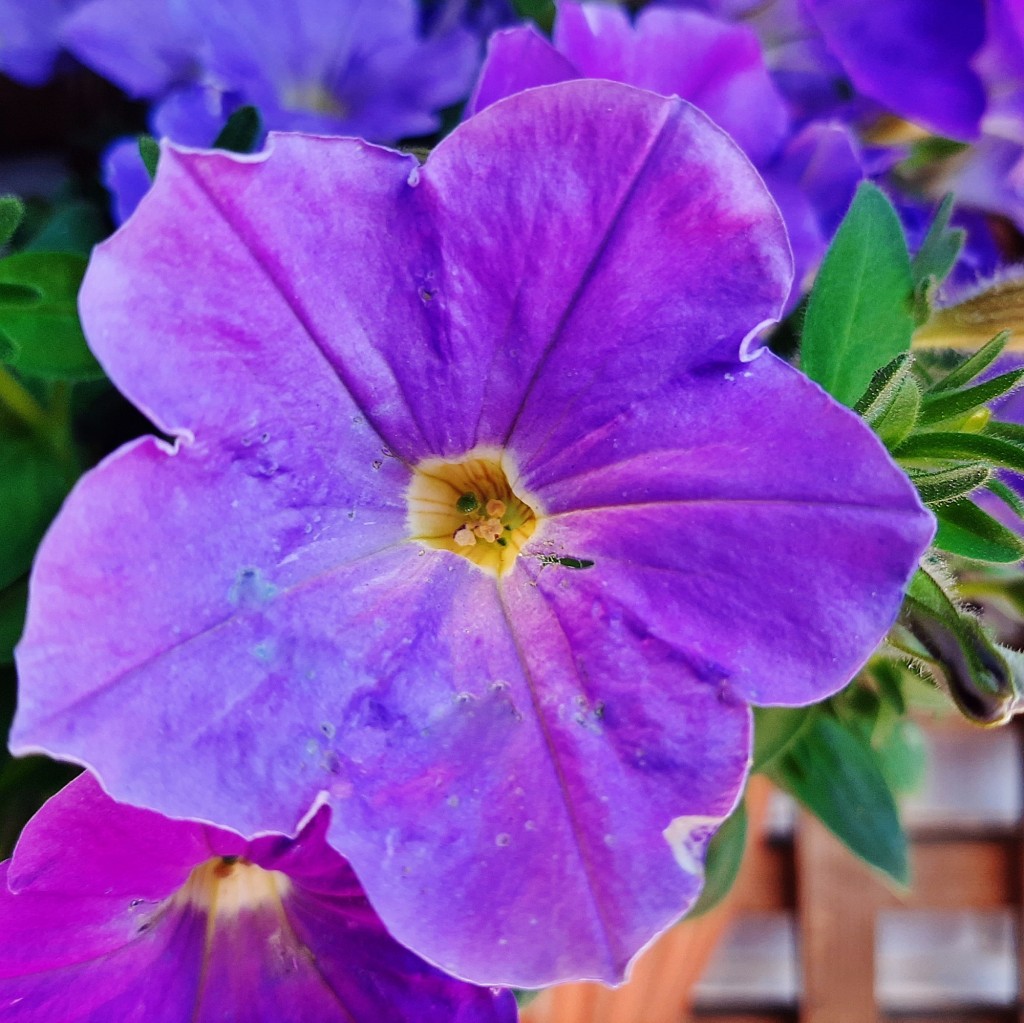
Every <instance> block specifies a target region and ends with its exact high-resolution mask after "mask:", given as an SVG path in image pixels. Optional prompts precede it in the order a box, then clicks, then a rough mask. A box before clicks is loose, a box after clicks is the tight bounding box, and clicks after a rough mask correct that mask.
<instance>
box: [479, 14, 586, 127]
mask: <svg viewBox="0 0 1024 1023" xmlns="http://www.w3.org/2000/svg"><path fill="white" fill-rule="evenodd" d="M579 77H580V76H579V73H578V72H577V71H576V69H575V68H574V67H573V65H572V64H571V63H570V62H569V61H568V60H567V59H566V58H565V57H563V56H562V55H561V54H560V53H559V52H558V51H557V50H556V49H555V48H554V47H553V46H552V45H551V43H549V42H548V41H547V39H545V38H544V36H542V35H541V34H540V32H538V31H537V29H536V28H535V27H534V26H533V25H517V26H516V27H515V28H506V29H502V30H501V31H499V32H495V33H494V35H492V36H491V38H490V39H489V40H488V42H487V57H486V59H485V61H484V66H483V68H481V70H480V77H479V78H478V79H477V83H476V86H475V87H474V89H473V94H472V96H470V98H469V101H468V102H467V104H466V110H465V116H466V117H469V116H471V115H472V114H476V113H479V112H480V111H481V110H483V109H484V108H485V107H489V106H490V105H491V104H492V103H497V101H498V100H499V99H504V98H505V97H506V96H511V95H513V94H515V93H517V92H522V90H523V89H532V88H535V87H536V86H539V85H554V84H555V83H556V82H569V81H572V80H573V79H574V78H579Z"/></svg>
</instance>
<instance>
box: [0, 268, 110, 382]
mask: <svg viewBox="0 0 1024 1023" xmlns="http://www.w3.org/2000/svg"><path fill="white" fill-rule="evenodd" d="M86 262H87V260H86V258H85V256H81V255H78V254H77V253H72V252H18V253H15V255H13V256H8V257H7V258H6V259H3V260H0V338H2V339H3V340H4V341H5V342H6V343H5V344H2V345H0V348H2V357H3V360H4V361H5V362H9V363H10V364H11V365H13V366H14V367H15V368H16V369H17V370H18V371H19V372H21V373H24V374H27V375H29V376H39V377H47V378H50V379H57V380H98V379H101V378H102V377H103V370H102V369H100V366H99V363H97V362H96V359H95V358H94V357H93V354H92V352H90V351H89V347H88V345H87V344H86V342H85V335H84V334H83V333H82V327H81V324H80V323H79V320H78V288H79V286H80V285H81V283H82V276H83V274H84V273H85V267H86Z"/></svg>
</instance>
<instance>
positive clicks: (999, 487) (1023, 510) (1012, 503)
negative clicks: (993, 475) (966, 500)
mask: <svg viewBox="0 0 1024 1023" xmlns="http://www.w3.org/2000/svg"><path fill="white" fill-rule="evenodd" d="M985 489H986V490H989V491H991V493H993V494H995V496H996V497H998V498H999V500H1000V501H1002V502H1003V504H1005V505H1006V506H1007V507H1008V508H1009V509H1010V510H1011V511H1012V512H1013V513H1014V515H1016V516H1017V517H1018V518H1021V519H1024V501H1022V500H1021V499H1020V496H1019V495H1018V493H1017V491H1016V490H1014V489H1012V488H1011V487H1008V486H1007V485H1006V484H1005V483H1004V482H1003V481H1002V480H997V479H990V480H989V481H988V483H986V484H985Z"/></svg>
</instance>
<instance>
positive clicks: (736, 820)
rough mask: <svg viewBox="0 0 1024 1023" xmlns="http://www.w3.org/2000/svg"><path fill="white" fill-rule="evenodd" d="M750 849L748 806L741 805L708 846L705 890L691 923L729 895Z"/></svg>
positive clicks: (696, 906) (687, 916) (689, 916)
mask: <svg viewBox="0 0 1024 1023" xmlns="http://www.w3.org/2000/svg"><path fill="white" fill-rule="evenodd" d="M746 847H747V807H746V804H745V803H742V802H741V803H740V804H739V805H738V806H737V807H736V809H735V810H733V812H732V813H731V814H730V815H729V816H728V817H726V819H725V822H724V823H723V824H722V826H721V827H720V828H719V829H718V831H716V832H715V835H714V837H713V838H712V839H711V842H710V843H709V844H708V854H707V859H706V860H705V862H704V887H703V888H702V889H701V892H700V898H699V899H697V901H696V902H695V903H694V904H693V906H692V907H691V908H690V911H689V913H687V914H686V918H687V920H692V919H693V918H694V917H698V916H702V915H703V914H704V913H707V912H708V911H709V910H712V909H714V908H715V906H717V905H718V904H719V903H720V902H721V901H722V899H724V898H725V897H726V895H728V894H729V892H730V891H731V890H732V886H733V885H734V884H735V883H736V877H737V875H738V874H739V872H740V867H741V866H742V864H743V853H744V851H745V850H746Z"/></svg>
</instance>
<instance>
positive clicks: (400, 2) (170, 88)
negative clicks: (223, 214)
mask: <svg viewBox="0 0 1024 1023" xmlns="http://www.w3.org/2000/svg"><path fill="white" fill-rule="evenodd" d="M63 35H64V40H65V44H66V45H67V47H68V49H69V50H70V51H71V52H72V53H74V54H75V56H77V57H78V58H79V60H81V61H83V62H84V63H85V64H87V65H89V66H90V67H92V68H93V69H94V70H96V71H99V72H100V73H101V74H103V75H105V76H106V77H107V78H110V79H111V80H112V81H114V82H116V83H117V84H118V85H120V86H122V87H123V88H124V89H126V90H127V91H128V92H130V93H132V94H134V95H138V96H143V97H146V98H151V99H153V100H155V101H156V102H155V106H154V108H153V110H152V113H151V124H152V130H153V132H154V134H156V135H157V136H168V137H170V138H172V139H174V141H176V142H181V143H183V144H185V145H195V146H200V147H207V146H210V145H212V144H213V142H214V140H215V139H216V137H217V135H218V133H219V131H220V129H221V128H222V127H223V125H224V122H225V120H226V119H227V117H228V116H229V115H230V114H231V113H232V112H233V111H234V110H236V109H237V108H238V107H239V106H241V105H244V104H253V105H255V106H257V107H258V108H259V110H260V113H261V115H262V117H263V120H264V123H265V124H266V126H267V127H268V128H271V129H278V130H286V131H309V132H315V133H318V134H327V135H352V136H358V137H361V138H366V139H369V140H371V141H374V142H395V141H397V140H399V139H402V138H407V137H412V136H417V135H426V134H430V133H431V132H434V131H436V130H437V128H438V126H439V124H440V117H439V111H440V110H441V109H442V108H443V107H446V106H448V105H450V104H452V103H455V102H457V101H459V100H461V99H463V98H464V97H465V96H466V94H467V93H468V91H469V88H470V85H471V83H472V79H473V75H474V73H475V72H476V69H477V67H478V66H479V60H480V37H479V36H478V35H477V34H476V33H475V32H473V31H471V30H470V29H469V28H468V27H467V24H466V21H465V19H464V18H462V17H458V16H456V15H455V14H451V15H449V16H446V17H439V16H435V17H433V18H432V19H430V20H429V27H428V28H427V29H426V30H424V29H423V27H422V25H421V13H420V8H419V6H418V4H417V3H416V2H415V0H288V2H281V0H260V2H254V0H181V2H173V0H157V2H155V3H151V4H143V5H140V4H139V3H137V0H87V2H86V3H85V4H84V5H83V6H82V7H81V9H80V10H78V11H77V12H76V14H75V15H74V17H72V18H71V19H70V20H69V21H68V22H67V24H66V25H65V26H64V30H63ZM107 169H108V172H109V174H108V177H107V182H106V183H107V186H108V188H109V189H110V190H111V192H112V193H113V195H114V199H115V212H116V213H117V214H118V216H119V218H120V219H123V217H124V216H126V215H127V213H128V212H130V211H131V210H132V209H134V207H135V204H136V202H137V200H138V188H137V184H136V183H137V182H139V181H140V180H141V175H142V174H143V173H144V168H143V167H142V162H141V160H140V159H139V158H138V157H137V156H135V155H134V154H132V153H131V152H130V151H129V150H127V149H124V148H122V149H118V150H117V151H116V152H114V153H112V154H111V156H110V157H109V159H108V162H107Z"/></svg>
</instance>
